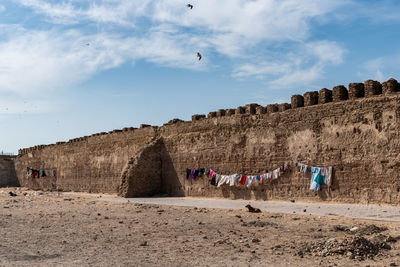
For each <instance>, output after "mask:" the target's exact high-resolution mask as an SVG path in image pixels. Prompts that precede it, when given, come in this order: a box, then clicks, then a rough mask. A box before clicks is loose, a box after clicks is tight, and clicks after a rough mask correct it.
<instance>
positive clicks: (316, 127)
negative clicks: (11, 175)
mask: <svg viewBox="0 0 400 267" xmlns="http://www.w3.org/2000/svg"><path fill="white" fill-rule="evenodd" d="M349 87H350V88H351V93H349V92H348V91H347V89H346V87H344V86H337V87H334V88H333V90H332V91H331V90H328V89H323V90H321V91H320V92H319V96H317V94H316V93H315V92H313V95H312V96H311V95H310V94H307V96H305V97H303V96H302V95H295V96H293V97H292V98H291V105H289V104H287V105H285V109H280V108H279V109H278V110H276V109H275V108H271V107H272V106H270V108H269V110H268V106H267V107H262V108H260V106H259V105H256V104H249V105H246V106H243V107H238V108H237V109H235V111H233V109H226V110H225V112H224V111H223V110H222V109H220V110H218V112H210V113H209V114H208V117H207V118H206V117H205V116H203V115H195V116H194V117H193V120H192V121H182V120H179V119H176V120H171V121H170V122H169V123H167V124H165V125H163V126H162V127H146V128H143V129H130V128H127V129H123V130H117V131H114V132H112V133H102V134H95V135H93V136H90V137H84V138H78V139H74V140H70V141H69V142H67V143H59V144H55V145H50V146H38V147H34V148H28V149H22V150H21V151H20V155H19V156H18V157H17V159H16V169H17V174H18V178H19V181H20V182H21V184H22V185H26V186H29V187H33V188H44V187H48V188H52V189H62V190H81V191H90V192H120V193H121V191H120V190H121V189H122V188H123V186H121V185H122V184H123V183H122V182H121V180H123V179H122V178H121V177H124V176H123V173H124V171H127V170H129V168H133V169H135V168H137V170H139V168H141V167H143V168H141V169H140V171H136V172H133V173H136V174H139V175H138V176H137V177H136V178H137V179H136V178H135V179H133V181H138V182H132V183H129V185H128V187H126V189H127V190H133V191H134V190H139V193H140V191H142V190H141V189H140V186H141V184H143V183H145V184H146V186H144V188H146V189H143V191H148V190H149V188H148V185H149V183H148V181H149V179H151V178H150V177H154V178H156V181H159V182H154V189H155V190H154V191H153V192H152V193H155V192H156V191H158V190H159V192H160V193H167V194H169V195H170V196H204V197H226V198H244V199H264V200H265V199H282V200H287V199H293V198H295V199H309V200H310V199H312V200H333V201H342V202H360V203H391V204H399V203H400V157H399V154H400V136H399V134H400V93H398V92H397V90H398V88H397V87H398V86H397V82H394V81H390V82H389V83H388V84H385V86H384V87H383V88H385V91H384V92H385V94H382V90H379V88H381V87H380V83H377V82H375V81H366V82H365V83H364V89H365V94H363V92H362V90H361V89H362V86H360V85H351V86H349ZM331 92H332V95H330V94H331ZM387 92H390V93H387ZM364 95H365V96H364ZM349 98H350V99H349ZM305 99H306V100H307V105H304V104H305V103H304V100H305ZM317 99H318V102H317ZM321 100H323V101H321ZM278 107H279V105H278ZM260 110H262V112H261V111H260ZM257 111H258V112H257ZM155 141H156V142H157V144H158V146H157V149H146V147H148V146H149V144H151V143H152V142H155ZM146 151H147V152H146ZM157 154H158V156H157ZM135 157H136V159H137V161H135V160H133V161H131V162H132V163H131V165H132V166H131V167H128V169H127V166H128V165H129V162H130V160H131V158H135ZM140 159H142V160H143V162H145V163H143V164H140V163H138V162H139V161H140ZM158 159H159V161H158ZM296 161H299V162H302V163H305V164H308V165H312V166H333V169H334V175H333V185H332V187H331V188H330V189H328V188H326V186H322V190H321V191H319V192H314V191H310V190H309V183H310V174H309V173H308V174H303V173H300V172H298V171H297V170H296V168H295V167H294V165H295V162H296ZM149 162H150V163H151V162H154V164H149ZM156 162H158V163H159V164H157V163H156ZM284 162H287V163H289V166H290V169H289V171H288V172H286V173H284V174H283V176H281V177H280V178H279V179H277V180H274V181H270V182H267V184H265V185H259V186H257V187H253V188H250V189H248V188H245V187H229V186H222V187H221V188H217V187H214V186H211V185H210V184H209V181H208V178H207V177H202V178H198V179H195V180H193V179H191V178H190V179H186V169H187V168H202V167H212V168H213V169H214V170H215V171H217V172H218V173H220V174H233V173H243V174H247V175H256V174H260V173H264V172H267V171H270V170H273V169H275V168H277V167H279V166H281V165H282V164H283V163H284ZM150 165H154V168H148V167H146V166H150ZM26 167H32V168H48V169H51V168H55V169H57V173H58V176H57V177H56V179H55V181H54V185H52V184H51V181H49V182H48V183H45V182H44V183H43V184H39V182H38V181H37V180H33V181H32V179H30V178H29V179H27V178H24V175H23V174H24V170H25V169H26ZM157 177H160V180H157V179H158V178H157ZM39 179H40V178H39ZM143 179H144V180H143ZM150 185H151V183H150ZM128 195H129V194H128Z"/></svg>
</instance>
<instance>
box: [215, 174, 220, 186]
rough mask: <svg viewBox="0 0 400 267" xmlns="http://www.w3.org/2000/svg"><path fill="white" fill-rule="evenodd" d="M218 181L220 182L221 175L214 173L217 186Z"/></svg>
mask: <svg viewBox="0 0 400 267" xmlns="http://www.w3.org/2000/svg"><path fill="white" fill-rule="evenodd" d="M219 180H221V175H220V174H218V173H216V174H215V184H216V185H218V184H219Z"/></svg>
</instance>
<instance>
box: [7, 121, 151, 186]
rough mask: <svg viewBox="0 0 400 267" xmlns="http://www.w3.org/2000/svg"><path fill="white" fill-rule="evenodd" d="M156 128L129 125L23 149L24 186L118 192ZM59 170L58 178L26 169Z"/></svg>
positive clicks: (19, 161) (20, 175)
mask: <svg viewBox="0 0 400 267" xmlns="http://www.w3.org/2000/svg"><path fill="white" fill-rule="evenodd" d="M155 135H156V129H154V128H153V127H146V128H143V129H134V128H126V129H124V130H115V131H112V132H109V133H100V134H95V135H93V136H90V137H83V138H76V139H72V140H70V141H68V142H66V143H63V142H61V143H58V144H56V145H50V146H38V147H33V148H29V149H26V150H24V154H20V155H19V156H18V157H17V159H16V161H15V167H16V171H17V175H18V179H19V181H20V183H21V185H22V186H27V187H29V188H32V189H41V190H64V191H69V190H72V191H85V192H104V193H115V192H118V190H119V186H120V184H121V173H122V170H123V169H124V167H125V166H126V164H127V163H128V161H129V160H130V158H131V157H132V156H134V155H136V154H137V153H138V152H139V151H140V150H141V149H142V148H143V147H145V146H146V145H147V144H149V143H151V142H152V141H154V138H155ZM27 167H30V168H34V169H50V170H56V173H57V174H56V177H41V178H31V177H27V176H26V168H27Z"/></svg>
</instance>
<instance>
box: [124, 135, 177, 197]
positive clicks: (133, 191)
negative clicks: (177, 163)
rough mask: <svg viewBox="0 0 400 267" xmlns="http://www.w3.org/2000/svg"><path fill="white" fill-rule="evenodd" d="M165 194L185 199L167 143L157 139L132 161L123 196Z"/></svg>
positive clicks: (125, 169)
mask: <svg viewBox="0 0 400 267" xmlns="http://www.w3.org/2000/svg"><path fill="white" fill-rule="evenodd" d="M161 194H168V195H169V196H184V192H183V190H182V185H181V184H180V182H179V179H178V175H177V173H176V171H175V168H174V165H173V163H172V160H171V157H170V156H169V153H168V151H167V149H166V147H165V145H164V142H163V140H162V139H157V140H155V141H153V142H152V143H150V144H149V145H147V146H146V147H145V148H143V149H142V150H141V151H140V152H139V153H138V154H137V155H136V156H135V157H132V158H131V159H130V160H129V161H128V163H127V164H126V166H125V168H124V170H123V171H122V174H121V185H120V188H119V195H120V196H122V197H151V196H156V195H161Z"/></svg>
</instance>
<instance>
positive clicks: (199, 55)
mask: <svg viewBox="0 0 400 267" xmlns="http://www.w3.org/2000/svg"><path fill="white" fill-rule="evenodd" d="M197 57H198V58H199V60H201V58H202V56H201V54H200V53H199V52H197Z"/></svg>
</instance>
